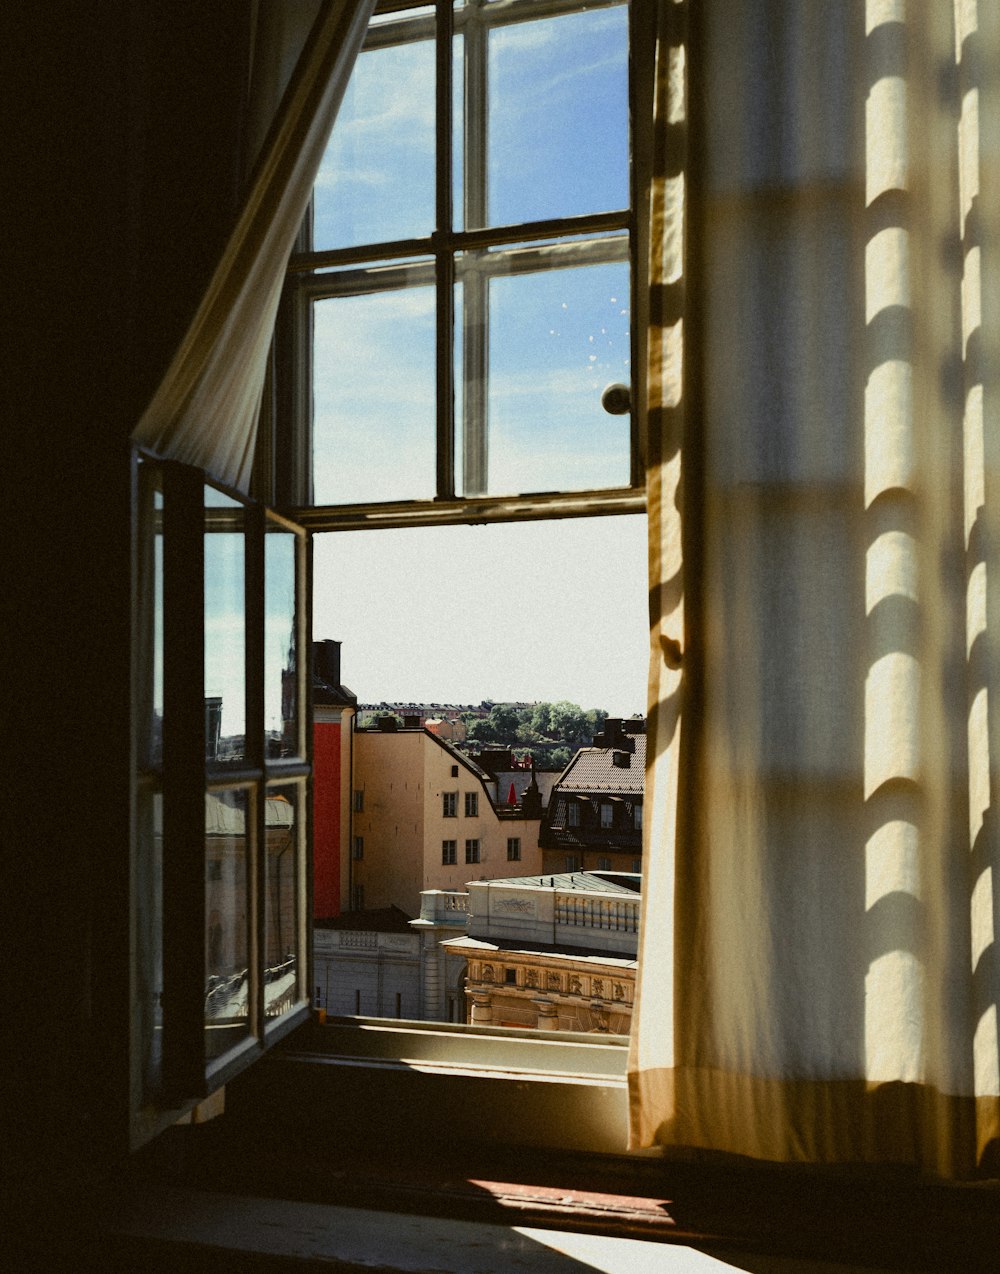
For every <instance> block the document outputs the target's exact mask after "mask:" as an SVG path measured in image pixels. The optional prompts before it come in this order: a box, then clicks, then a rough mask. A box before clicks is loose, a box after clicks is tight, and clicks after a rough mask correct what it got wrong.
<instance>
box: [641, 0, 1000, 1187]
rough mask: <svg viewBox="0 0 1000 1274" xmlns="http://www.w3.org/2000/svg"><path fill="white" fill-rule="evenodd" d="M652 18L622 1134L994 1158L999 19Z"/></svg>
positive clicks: (987, 1167) (817, 1157)
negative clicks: (643, 649) (646, 571)
mask: <svg viewBox="0 0 1000 1274" xmlns="http://www.w3.org/2000/svg"><path fill="white" fill-rule="evenodd" d="M661 7H662V9H663V11H664V15H665V21H664V24H663V28H662V32H661V40H660V49H659V71H658V94H657V106H656V110H657V130H656V135H657V138H658V168H657V174H656V177H655V180H654V183H653V202H652V219H653V230H654V235H653V240H654V250H653V253H652V256H653V264H652V269H651V288H652V293H653V297H652V312H653V314H654V315H655V316H657V318H656V320H655V321H654V323H653V324H651V333H650V367H651V372H650V404H651V435H652V441H651V454H650V460H651V468H650V474H649V481H650V519H649V521H650V569H651V580H652V587H651V594H650V596H651V613H652V639H653V640H652V647H651V649H652V663H651V711H650V734H651V742H652V746H651V747H650V748H649V754H650V757H651V760H650V771H649V774H648V777H647V805H648V807H649V808H650V811H651V816H650V817H648V818H647V820H646V828H647V830H646V835H647V846H646V861H647V867H646V872H645V881H644V899H643V906H644V915H643V929H642V947H641V951H640V962H639V991H638V1006H637V1012H636V1016H635V1025H634V1032H633V1039H632V1047H631V1065H630V1090H631V1111H632V1138H633V1144H634V1145H636V1146H644V1145H651V1144H655V1143H659V1144H662V1145H665V1146H670V1147H695V1148H704V1149H709V1150H713V1151H721V1152H729V1153H734V1154H739V1155H747V1156H752V1157H756V1158H760V1159H766V1160H778V1161H794V1160H798V1161H812V1162H838V1161H839V1162H850V1161H874V1162H879V1161H884V1162H904V1163H914V1164H917V1165H919V1166H921V1167H923V1168H924V1169H926V1170H928V1171H931V1172H936V1173H939V1174H943V1175H950V1176H964V1175H968V1174H971V1173H974V1172H976V1171H978V1172H980V1173H988V1174H990V1175H998V1174H1000V1153H998V1151H1000V1066H998V1026H997V1015H998V1003H1000V956H998V949H997V941H996V935H997V922H998V916H1000V841H998V819H997V811H996V810H995V809H994V804H995V802H996V799H997V779H998V773H997V766H998V758H1000V591H998V590H1000V580H998V572H1000V559H998V557H997V547H996V546H997V545H998V544H1000V537H998V531H1000V527H998V518H1000V503H998V499H997V497H998V494H1000V493H998V481H1000V429H998V424H1000V420H998V416H1000V405H998V396H997V395H998V385H997V376H998V368H1000V363H998V354H1000V348H998V336H1000V75H998V71H1000V5H997V4H994V3H993V0H979V2H978V3H977V0H955V3H954V4H948V3H945V2H944V0H940V2H939V0H909V2H907V0H856V2H853V0H845V2H844V3H842V4H841V3H838V4H820V3H815V4H814V3H803V0H769V2H767V3H764V2H763V0H711V3H702V4H699V5H697V6H694V7H692V11H691V16H690V21H691V24H692V27H691V30H690V32H689V33H688V35H687V36H685V35H684V34H683V33H678V31H677V30H676V28H677V23H676V14H677V13H679V12H682V7H681V6H679V5H675V4H673V3H671V0H663V3H662V6H661ZM685 141H686V143H687V146H688V150H689V155H690V159H689V160H688V162H687V169H686V173H685V170H684V169H683V168H682V164H681V161H682V158H683V154H682V151H683V147H684V144H685ZM685 175H686V178H687V180H686V182H685V180H684V178H685ZM685 186H686V191H685ZM685 202H686V205H687V206H686V207H685ZM682 226H683V227H685V232H686V244H685V243H683V242H682V238H681V229H682ZM682 283H683V284H684V285H685V289H686V296H687V301H686V303H685V304H684V305H682V304H681V303H680V300H679V291H680V287H681V285H682ZM685 328H686V330H685ZM682 338H683V340H684V343H685V346H686V348H685V351H684V368H685V372H686V383H685V384H683V385H682V381H681V365H682V364H681V357H680V344H681V340H682ZM682 465H683V488H681V487H680V485H679V484H680V481H681V476H682ZM681 489H682V490H683V505H682V507H680V508H679V507H678V506H679V505H681V501H680V498H679V492H680V490H681ZM682 549H683V553H682ZM682 568H683V586H682ZM685 612H686V613H685ZM682 708H683V711H682V710H681V709H682Z"/></svg>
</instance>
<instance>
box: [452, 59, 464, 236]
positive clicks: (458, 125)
mask: <svg viewBox="0 0 1000 1274" xmlns="http://www.w3.org/2000/svg"><path fill="white" fill-rule="evenodd" d="M451 68H452V69H451V220H452V226H453V228H454V229H455V230H462V229H464V227H465V208H464V206H463V194H462V189H463V182H464V180H465V177H464V163H463V161H464V159H465V146H464V144H463V142H462V132H463V124H464V119H465V110H464V107H463V100H464V97H465V85H464V80H465V37H464V36H461V35H456V36H455V37H454V38H453V40H452V45H451Z"/></svg>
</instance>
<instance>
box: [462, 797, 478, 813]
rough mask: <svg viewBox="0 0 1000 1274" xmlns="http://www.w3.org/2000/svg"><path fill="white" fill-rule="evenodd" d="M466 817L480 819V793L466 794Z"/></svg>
mask: <svg viewBox="0 0 1000 1274" xmlns="http://www.w3.org/2000/svg"><path fill="white" fill-rule="evenodd" d="M465 817H466V818H478V817H479V793H478V792H466V794H465Z"/></svg>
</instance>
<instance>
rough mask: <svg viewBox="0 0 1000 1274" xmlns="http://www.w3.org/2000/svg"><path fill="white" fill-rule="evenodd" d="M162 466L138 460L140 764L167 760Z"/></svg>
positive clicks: (150, 766)
mask: <svg viewBox="0 0 1000 1274" xmlns="http://www.w3.org/2000/svg"><path fill="white" fill-rule="evenodd" d="M161 483H162V476H161V473H160V470H159V468H158V467H157V466H156V465H154V464H152V463H150V462H149V461H142V462H141V463H140V465H139V542H138V554H137V567H138V572H137V615H138V621H139V633H140V650H141V670H140V679H139V689H138V706H137V712H136V722H137V737H136V745H137V752H138V765H139V769H140V770H145V771H150V770H159V768H160V767H161V766H162V764H163V491H162V489H161Z"/></svg>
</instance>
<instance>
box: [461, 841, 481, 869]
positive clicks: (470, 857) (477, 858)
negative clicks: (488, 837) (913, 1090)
mask: <svg viewBox="0 0 1000 1274" xmlns="http://www.w3.org/2000/svg"><path fill="white" fill-rule="evenodd" d="M482 861H483V860H482V842H481V841H480V839H479V837H478V836H471V837H466V840H465V865H466V866H467V867H474V866H477V865H478V864H479V863H481V862H482Z"/></svg>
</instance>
